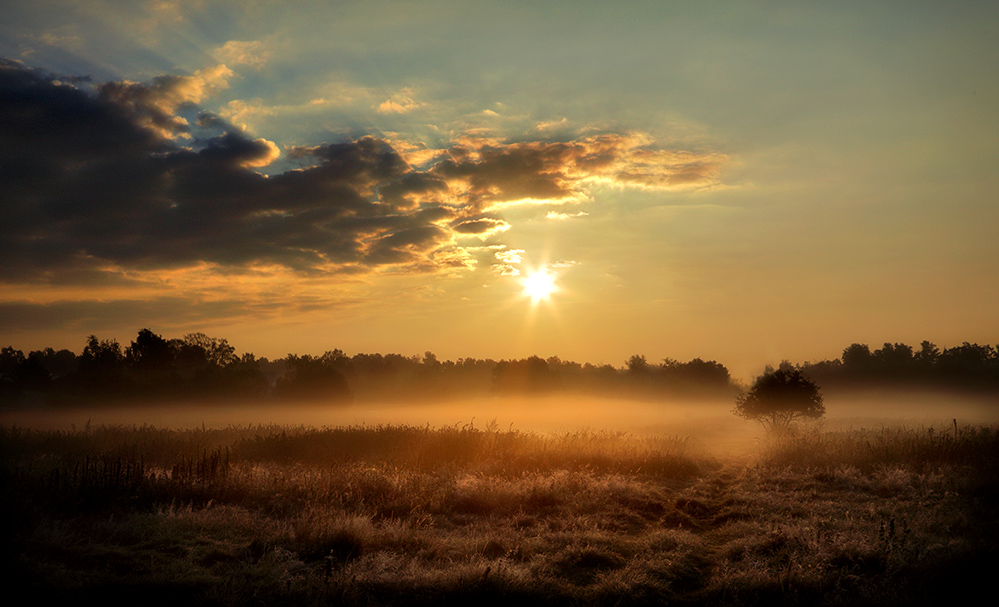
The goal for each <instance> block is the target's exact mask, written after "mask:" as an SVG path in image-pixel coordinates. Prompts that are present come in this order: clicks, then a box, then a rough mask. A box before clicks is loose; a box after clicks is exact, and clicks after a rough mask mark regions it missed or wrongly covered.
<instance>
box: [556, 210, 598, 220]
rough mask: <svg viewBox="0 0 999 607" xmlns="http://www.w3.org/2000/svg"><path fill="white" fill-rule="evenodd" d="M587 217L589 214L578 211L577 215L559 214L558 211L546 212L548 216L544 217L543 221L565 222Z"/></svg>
mask: <svg viewBox="0 0 999 607" xmlns="http://www.w3.org/2000/svg"><path fill="white" fill-rule="evenodd" d="M587 215H589V213H587V212H585V211H579V212H578V213H560V212H559V211H548V214H547V215H545V219H558V220H565V219H573V218H575V217H586V216H587Z"/></svg>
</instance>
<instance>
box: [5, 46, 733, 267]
mask: <svg viewBox="0 0 999 607" xmlns="http://www.w3.org/2000/svg"><path fill="white" fill-rule="evenodd" d="M229 75H231V72H228V70H227V69H226V68H224V66H217V67H216V68H209V69H206V70H202V71H199V72H196V73H195V74H194V75H192V76H164V77H161V78H157V79H155V80H153V81H151V82H149V83H145V84H140V83H132V82H110V83H103V84H93V83H87V82H82V81H78V82H77V85H79V86H76V85H69V84H66V83H67V82H71V81H70V80H68V79H65V78H61V79H57V78H56V77H55V76H53V75H50V74H45V73H42V72H39V71H36V70H30V69H27V68H24V67H23V66H21V65H20V64H17V63H14V62H11V61H0V183H2V184H3V187H2V190H0V256H2V259H3V263H2V264H0V281H3V282H46V283H59V282H63V283H66V282H79V281H80V280H84V278H83V277H86V276H90V277H94V276H96V275H99V274H101V273H102V272H108V273H111V274H115V273H119V274H120V272H121V271H122V270H159V269H167V268H183V267H191V266H194V265H197V264H201V263H210V264H218V265H220V266H224V267H231V268H234V269H236V270H239V269H241V268H247V267H250V266H252V265H253V264H260V263H263V264H277V265H279V266H283V267H286V268H290V269H292V270H295V271H299V272H306V273H314V272H328V271H337V270H346V269H350V271H355V272H356V271H358V268H373V267H375V266H379V265H385V264H409V265H411V267H413V268H415V269H420V270H427V269H428V268H430V269H433V268H434V267H435V266H436V267H438V268H446V267H451V266H453V265H454V264H455V261H454V260H455V259H456V256H455V255H453V254H448V251H449V250H453V249H454V247H455V244H454V239H455V237H456V236H458V235H480V236H488V235H490V234H491V233H494V232H496V231H499V229H502V228H503V227H505V226H506V225H507V224H506V223H505V222H503V221H502V220H501V219H497V218H494V217H484V216H483V209H484V208H485V207H487V206H490V205H494V204H501V203H505V202H513V201H517V200H521V199H535V200H549V201H552V202H556V203H557V202H565V201H568V200H574V199H579V198H581V194H582V192H583V190H584V188H585V187H587V185H586V184H587V182H588V181H587V180H590V179H593V178H600V179H608V180H617V181H618V182H619V183H633V184H637V185H640V186H642V187H661V186H671V185H676V184H694V185H697V184H702V183H710V182H711V180H712V179H713V178H714V177H713V174H712V172H713V171H714V172H716V171H717V166H718V164H719V160H718V159H717V158H710V157H707V158H704V157H694V156H692V155H687V156H683V157H682V158H681V157H679V156H675V157H674V156H670V155H669V153H667V152H663V151H656V150H648V149H647V146H646V147H642V146H643V145H644V143H647V142H644V143H643V142H641V141H637V140H636V138H635V137H632V136H627V135H604V136H597V137H589V138H586V139H580V140H578V141H569V142H555V143H553V142H521V143H502V142H498V141H495V140H485V139H480V140H472V139H468V140H462V141H460V142H459V143H457V144H455V145H453V146H452V147H450V148H449V149H447V150H444V151H443V152H442V154H440V155H439V157H438V159H437V160H436V161H435V162H434V163H431V165H430V166H429V168H427V170H425V171H416V170H413V168H412V167H411V166H409V165H408V164H407V163H406V161H405V160H404V158H403V157H402V155H400V153H399V152H398V151H397V150H396V149H394V148H393V146H392V145H391V144H390V143H388V142H386V141H384V140H381V139H378V138H374V137H361V138H359V139H357V140H354V141H347V142H341V143H333V144H324V145H320V146H313V147H294V148H290V149H288V151H287V154H288V156H290V157H291V158H297V159H302V160H306V161H308V162H307V163H306V164H307V165H308V166H305V167H304V168H300V169H296V170H289V171H286V172H283V173H274V174H271V175H269V176H265V175H263V174H260V173H258V172H257V171H256V170H255V169H257V168H259V167H263V166H267V165H268V164H269V163H271V162H272V161H273V160H274V159H275V158H276V156H277V154H278V149H277V146H275V145H274V144H273V143H271V142H268V141H265V140H263V139H257V140H253V139H251V138H249V137H247V136H246V135H245V134H244V133H242V132H241V131H240V130H239V129H237V128H234V127H233V126H232V125H230V124H228V123H227V122H226V121H225V120H223V119H221V118H219V117H218V116H216V115H214V114H209V113H204V112H201V113H199V112H198V110H197V107H196V104H197V102H198V101H199V100H201V99H202V97H204V96H206V95H207V94H208V92H210V91H211V90H213V88H220V87H224V86H225V79H226V78H227V77H228V76H229ZM182 114H185V115H190V116H191V118H192V122H188V120H186V119H185V118H183V117H182ZM452 252H453V251H452ZM68 275H74V276H77V277H78V280H77V281H74V280H72V279H70V278H67V276H68Z"/></svg>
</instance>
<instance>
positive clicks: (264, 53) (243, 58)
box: [212, 40, 271, 69]
mask: <svg viewBox="0 0 999 607" xmlns="http://www.w3.org/2000/svg"><path fill="white" fill-rule="evenodd" d="M212 56H214V57H215V59H217V60H218V61H220V62H222V63H225V64H228V65H248V66H250V67H254V68H257V69H260V68H262V67H263V66H264V65H265V64H266V63H267V62H268V61H269V60H270V57H271V53H270V51H269V50H267V48H266V47H265V46H264V43H263V42H261V41H259V40H246V41H240V40H230V41H228V42H226V43H225V44H223V45H222V46H220V47H219V48H217V49H215V52H214V53H212Z"/></svg>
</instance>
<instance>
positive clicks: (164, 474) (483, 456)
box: [0, 420, 999, 605]
mask: <svg viewBox="0 0 999 607" xmlns="http://www.w3.org/2000/svg"><path fill="white" fill-rule="evenodd" d="M737 421H738V420H737ZM742 423H746V422H742ZM721 444H722V443H718V445H721ZM740 444H741V445H742V446H741V447H740V448H739V449H732V448H731V445H729V447H726V448H722V447H720V446H719V447H718V448H713V447H712V445H707V444H704V443H699V442H698V441H697V440H696V438H693V437H691V436H677V435H669V434H664V433H653V432H650V433H634V432H626V431H622V430H593V429H574V430H562V431H558V430H549V431H538V430H518V429H514V428H513V427H512V426H508V427H506V428H504V427H501V426H500V425H499V424H498V423H496V422H486V423H482V422H479V423H476V422H475V421H474V420H473V421H469V422H465V423H456V424H447V425H430V424H425V425H415V424H405V423H395V424H367V425H362V424H353V425H339V426H325V427H315V426H308V425H252V426H251V425H243V426H238V425H229V426H226V427H207V426H205V427H195V428H190V427H189V428H166V427H160V426H149V425H114V424H100V425H96V424H90V425H83V426H78V427H76V428H71V429H51V428H40V429H39V428H30V427H24V426H18V425H14V424H8V423H6V422H4V425H3V426H2V428H0V449H2V462H3V463H2V484H3V487H4V489H3V495H4V498H3V500H2V508H3V512H0V520H2V521H3V525H4V528H3V529H2V532H3V537H4V538H6V539H5V541H4V548H3V553H2V557H0V558H2V559H3V563H2V564H0V566H2V569H3V571H5V572H6V573H7V575H8V576H9V578H8V579H9V581H8V585H7V586H8V591H9V592H10V591H12V590H11V589H13V588H18V589H21V590H25V591H27V592H28V593H29V594H28V595H27V596H31V597H33V598H32V601H33V602H37V601H42V602H43V603H54V602H55V601H80V600H84V601H85V600H86V599H95V600H101V601H104V602H110V603H112V604H116V603H125V602H128V603H133V602H137V603H140V604H147V605H149V604H161V605H168V604H169V605H175V604H177V603H178V602H181V603H184V604H188V605H247V604H277V603H282V604H285V603H287V604H299V605H327V604H337V605H413V604H435V605H438V604H485V605H490V604H494V605H500V604H503V605H506V604H546V605H549V604H551V605H591V604H601V605H602V604H606V605H611V604H613V605H658V604H678V605H765V604H766V605H769V604H784V605H796V604H808V605H867V604H870V605H873V604H879V605H883V604H891V605H903V604H904V605H909V604H927V605H928V604H939V603H943V602H948V603H951V602H954V601H955V600H964V599H967V600H971V598H972V597H974V596H975V594H976V593H977V592H978V591H981V590H983V589H987V588H988V587H989V586H990V583H991V580H990V575H991V573H992V572H993V571H994V570H995V566H996V564H997V563H999V558H997V557H999V551H997V548H996V545H995V540H996V538H997V530H999V528H997V521H996V515H995V513H996V512H997V507H999V491H997V489H999V466H997V464H999V458H997V455H999V426H996V425H992V424H973V425H961V424H958V423H957V422H953V423H951V424H938V425H932V426H928V425H915V426H904V425H899V424H891V425H889V424H884V425H880V426H877V427H870V428H866V429H865V428H849V427H834V428H828V427H826V428H822V427H804V428H800V429H798V431H796V432H794V433H792V434H789V435H787V436H783V437H780V438H779V439H778V438H770V439H759V438H757V439H756V440H753V441H750V442H748V443H746V442H745V441H744V442H743V443H740ZM747 445H749V446H747Z"/></svg>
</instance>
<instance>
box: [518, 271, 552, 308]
mask: <svg viewBox="0 0 999 607" xmlns="http://www.w3.org/2000/svg"><path fill="white" fill-rule="evenodd" d="M556 278H558V275H557V274H555V272H552V271H551V270H549V269H548V268H547V267H545V266H541V267H540V268H538V269H536V270H532V271H529V272H528V273H527V276H525V277H524V279H523V280H522V284H523V285H524V295H525V296H526V297H530V298H531V303H532V304H537V303H538V302H540V301H547V300H548V299H550V298H551V296H552V294H553V293H555V292H556V291H558V286H557V285H556V284H555V279H556Z"/></svg>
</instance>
